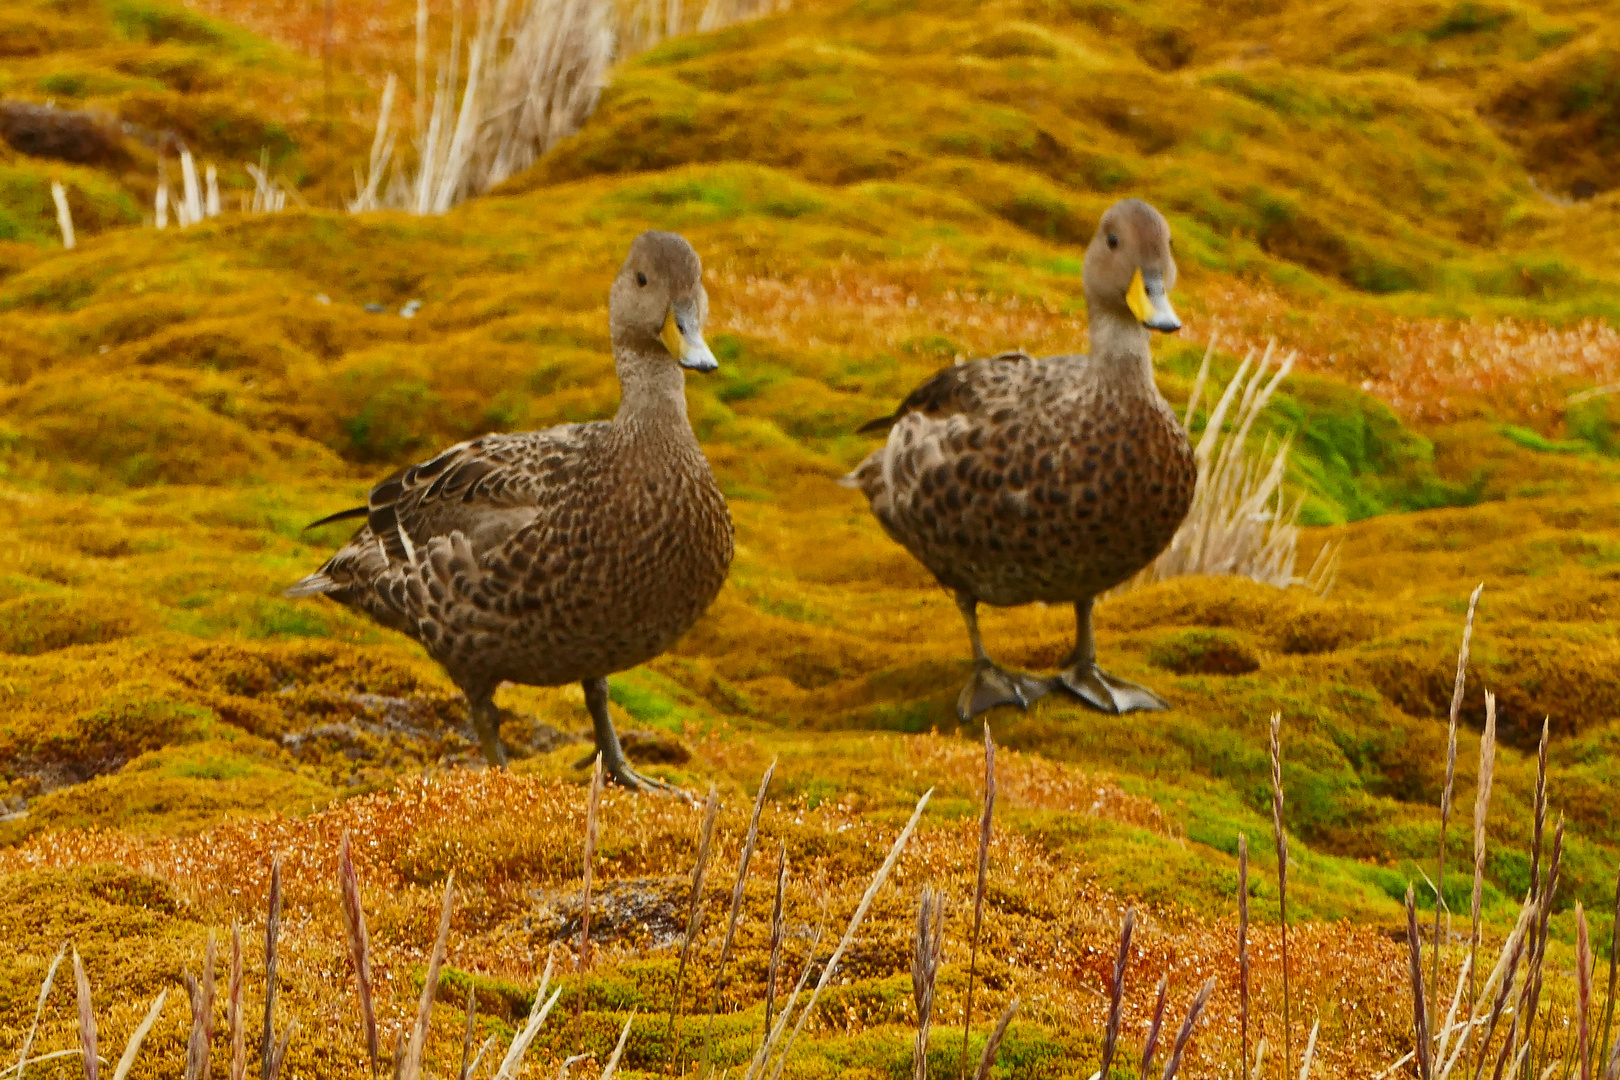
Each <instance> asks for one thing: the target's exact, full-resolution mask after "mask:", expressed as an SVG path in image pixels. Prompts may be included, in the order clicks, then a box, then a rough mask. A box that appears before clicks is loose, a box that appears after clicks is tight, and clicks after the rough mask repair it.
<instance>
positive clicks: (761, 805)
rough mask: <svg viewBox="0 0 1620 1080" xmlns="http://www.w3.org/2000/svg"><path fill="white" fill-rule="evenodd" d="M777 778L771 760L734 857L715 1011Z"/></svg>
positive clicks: (715, 986)
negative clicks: (734, 875) (734, 876)
mask: <svg viewBox="0 0 1620 1080" xmlns="http://www.w3.org/2000/svg"><path fill="white" fill-rule="evenodd" d="M775 775H776V761H775V760H774V759H773V760H772V761H771V764H770V767H769V768H767V769H766V770H765V775H764V776H762V777H760V778H759V790H758V791H756V792H755V793H754V809H753V812H752V813H750V814H749V815H748V834H747V836H746V837H745V838H744V839H743V846H742V854H741V855H740V856H738V858H737V880H736V881H735V882H734V883H733V884H732V886H731V910H730V911H729V912H728V913H727V915H726V936H725V938H724V940H723V941H722V942H721V945H720V961H719V963H718V964H717V965H716V966H715V976H714V1011H715V1012H718V1011H719V1009H720V991H721V989H722V988H723V987H724V986H725V981H726V961H727V960H728V959H730V958H731V943H732V940H733V938H734V937H735V935H736V933H737V918H738V916H739V915H740V914H741V913H742V902H743V886H745V885H746V884H747V883H748V864H749V863H751V862H752V861H753V859H754V846H755V845H756V844H757V843H758V842H759V817H760V814H761V813H763V812H764V810H765V792H766V791H767V790H769V789H770V786H771V777H773V776H775Z"/></svg>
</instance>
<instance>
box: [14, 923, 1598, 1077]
mask: <svg viewBox="0 0 1620 1080" xmlns="http://www.w3.org/2000/svg"><path fill="white" fill-rule="evenodd" d="M67 953H68V947H67V945H66V944H63V946H62V947H61V948H60V949H58V950H57V953H56V959H54V960H52V961H51V966H50V967H49V968H47V969H45V981H44V983H42V984H41V985H40V988H39V1004H38V1005H37V1006H35V1007H34V1022H33V1023H32V1024H30V1025H28V1034H27V1035H25V1036H23V1044H22V1053H20V1054H18V1055H17V1068H16V1071H15V1073H14V1074H13V1075H14V1076H15V1077H16V1078H17V1080H22V1074H23V1066H24V1065H26V1064H28V1051H29V1049H30V1048H31V1047H32V1046H33V1045H34V1035H35V1033H36V1032H38V1031H39V1019H40V1017H41V1016H44V1015H45V999H46V998H48V997H50V996H51V986H52V985H53V984H54V983H55V982H56V971H57V969H58V968H60V967H61V966H62V961H63V960H64V959H66V957H67ZM1611 996H1612V995H1611Z"/></svg>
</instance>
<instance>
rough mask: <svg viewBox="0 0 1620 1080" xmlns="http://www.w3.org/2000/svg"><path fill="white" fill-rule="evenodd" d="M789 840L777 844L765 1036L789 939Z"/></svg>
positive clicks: (769, 1029)
mask: <svg viewBox="0 0 1620 1080" xmlns="http://www.w3.org/2000/svg"><path fill="white" fill-rule="evenodd" d="M787 871H788V862H787V841H786V840H780V841H778V842H777V845H776V902H775V904H774V905H772V907H771V959H770V964H769V965H768V966H767V968H766V970H765V1037H766V1038H769V1037H770V1034H771V1009H772V1007H773V1006H774V1005H775V1004H776V980H777V979H778V978H779V977H780V976H781V973H782V946H783V945H784V944H785V943H786V940H787V923H786V921H785V919H784V918H783V904H784V901H785V900H786V899H787Z"/></svg>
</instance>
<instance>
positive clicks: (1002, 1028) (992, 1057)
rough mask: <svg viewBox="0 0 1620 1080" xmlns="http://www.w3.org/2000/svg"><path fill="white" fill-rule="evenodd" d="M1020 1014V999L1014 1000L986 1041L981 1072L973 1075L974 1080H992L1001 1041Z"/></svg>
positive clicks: (980, 1067)
mask: <svg viewBox="0 0 1620 1080" xmlns="http://www.w3.org/2000/svg"><path fill="white" fill-rule="evenodd" d="M1017 1012H1018V999H1017V998H1013V999H1012V1001H1010V1002H1008V1003H1007V1008H1006V1009H1005V1010H1004V1011H1003V1012H1002V1014H1001V1019H999V1020H997V1021H996V1026H995V1028H994V1029H993V1030H992V1031H991V1032H990V1037H989V1038H988V1039H986V1040H985V1041H984V1053H982V1054H980V1055H979V1071H978V1072H976V1073H974V1074H973V1080H990V1069H991V1068H992V1067H993V1066H994V1065H995V1063H996V1054H997V1053H998V1052H999V1051H1000V1050H1001V1040H1002V1039H1003V1038H1005V1037H1006V1035H1007V1027H1008V1025H1010V1024H1011V1023H1012V1019H1013V1015H1014V1014H1015V1013H1017Z"/></svg>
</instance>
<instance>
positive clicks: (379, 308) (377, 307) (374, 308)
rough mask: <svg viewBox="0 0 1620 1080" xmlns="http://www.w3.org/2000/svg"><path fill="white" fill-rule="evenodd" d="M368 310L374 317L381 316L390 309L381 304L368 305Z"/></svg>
mask: <svg viewBox="0 0 1620 1080" xmlns="http://www.w3.org/2000/svg"><path fill="white" fill-rule="evenodd" d="M366 310H367V311H369V312H371V313H372V314H373V315H381V314H382V313H383V312H385V311H387V310H388V309H387V308H386V307H384V306H383V305H381V304H367V305H366Z"/></svg>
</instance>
